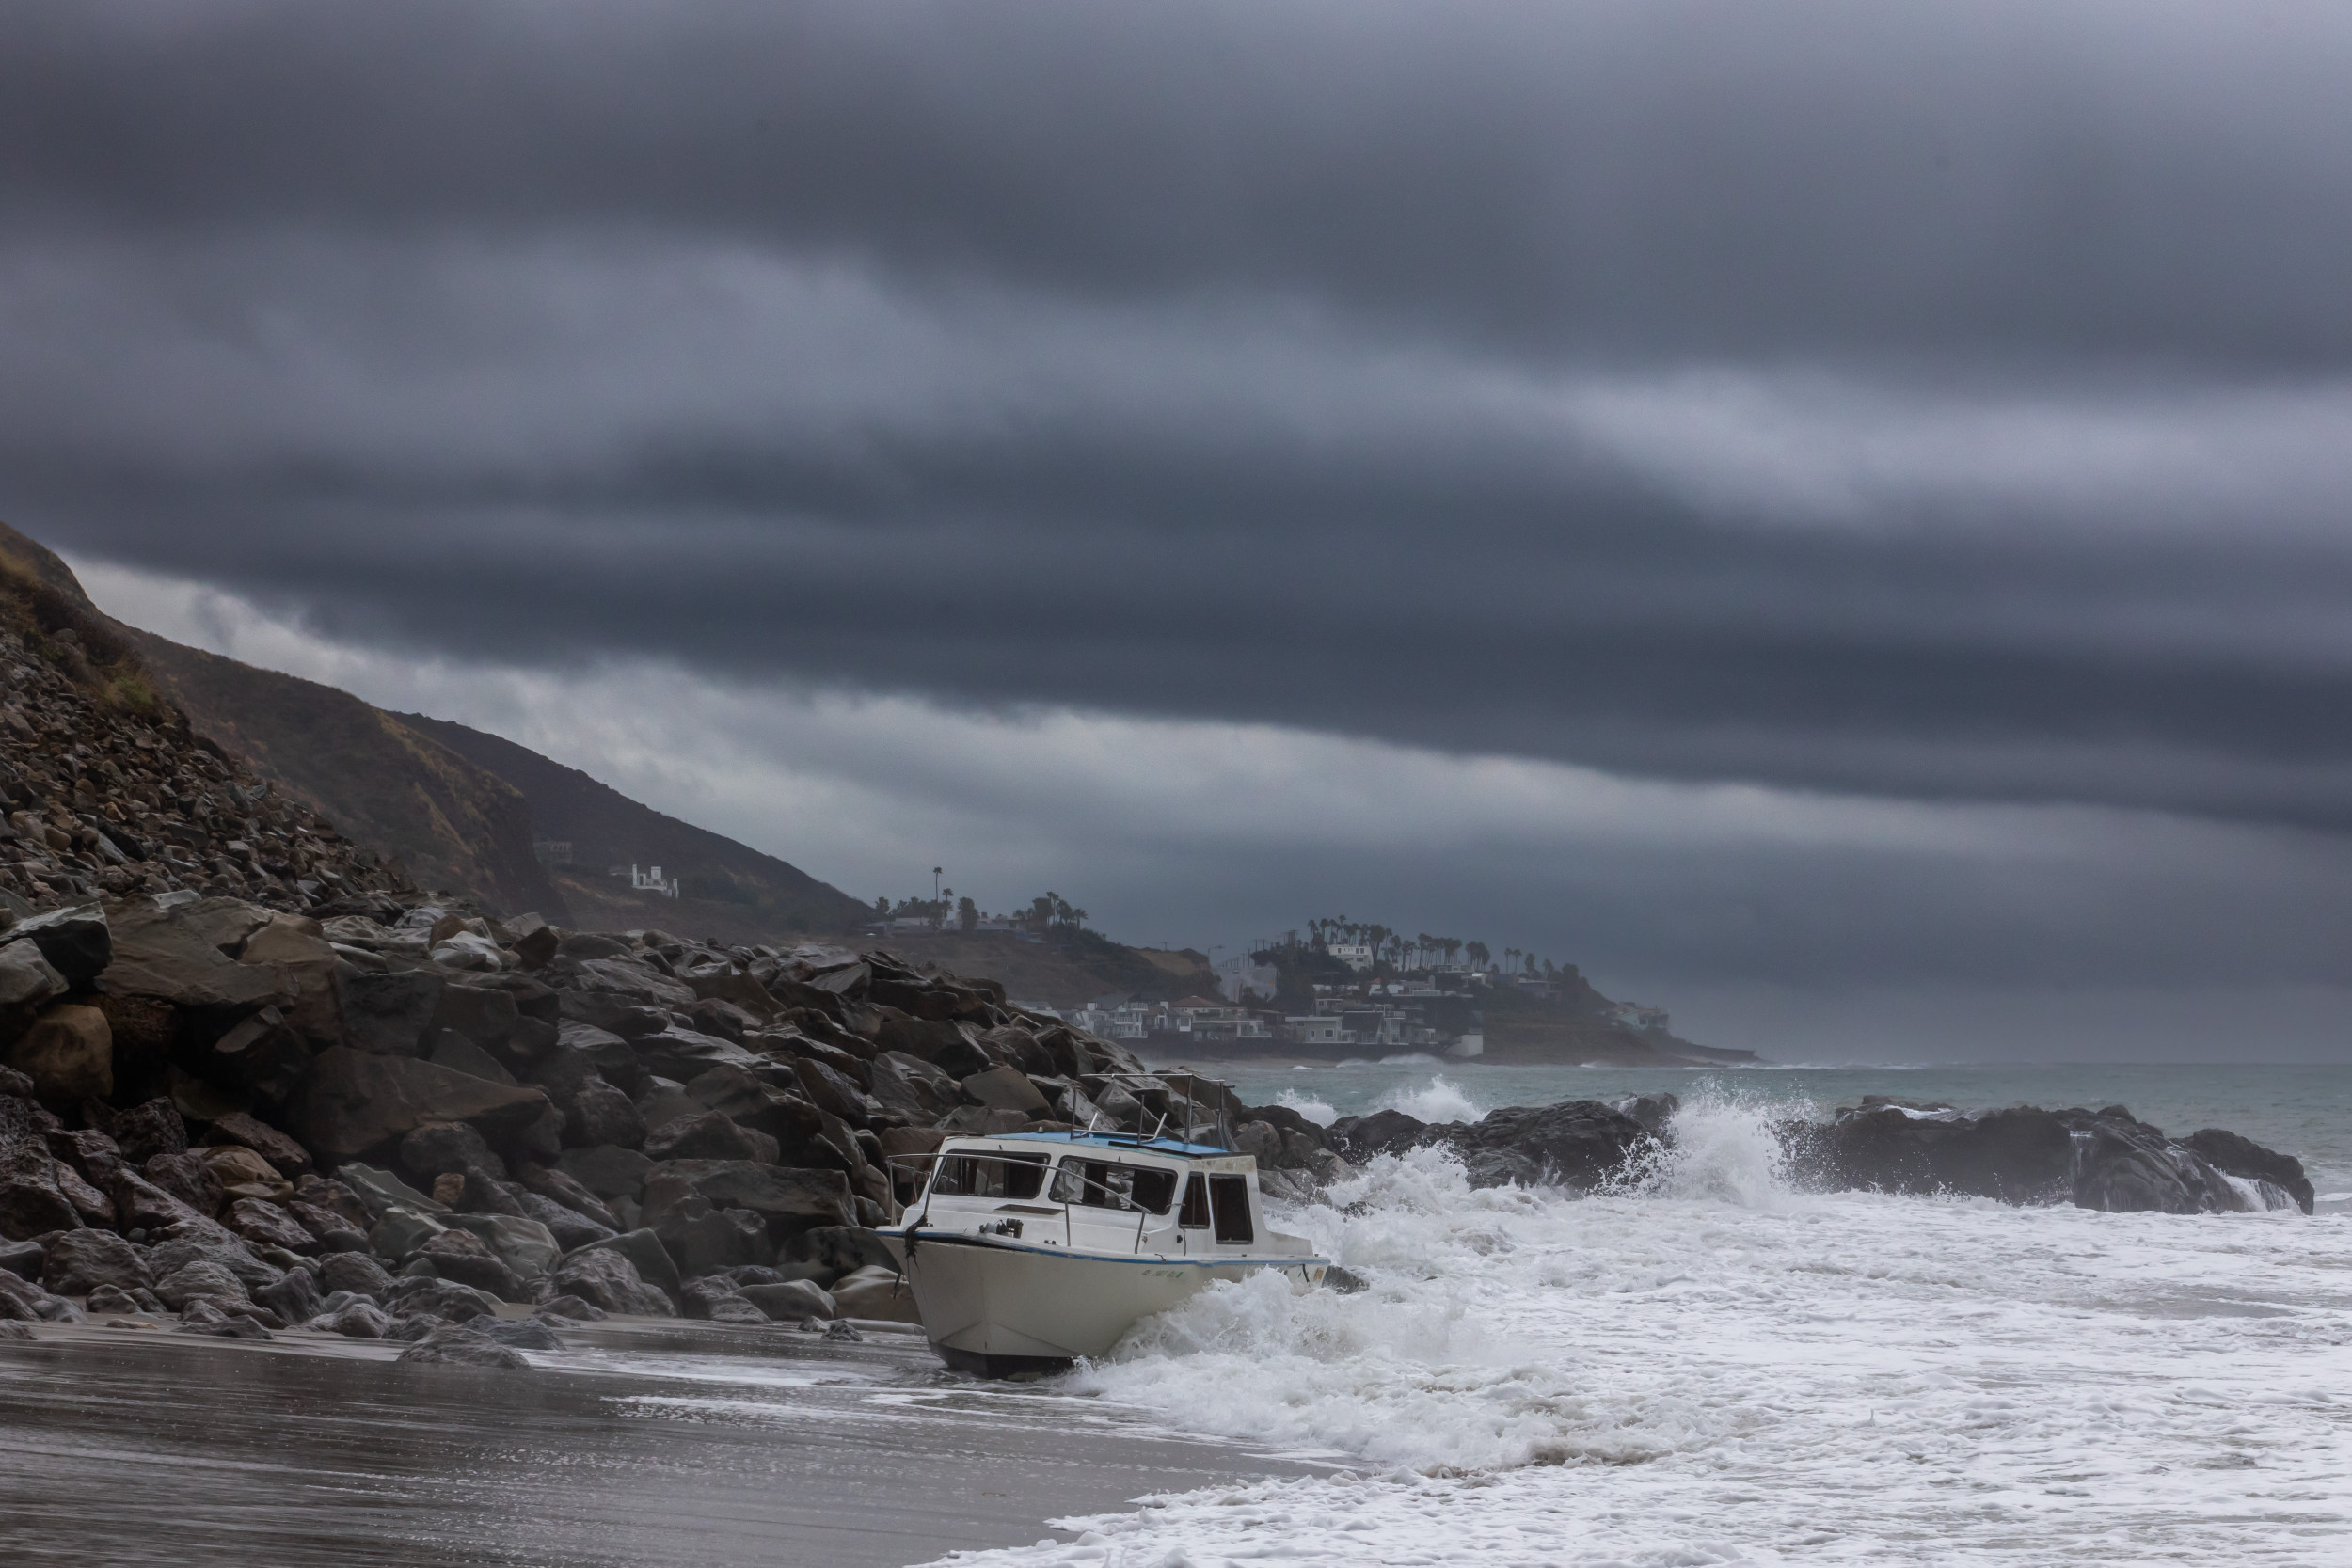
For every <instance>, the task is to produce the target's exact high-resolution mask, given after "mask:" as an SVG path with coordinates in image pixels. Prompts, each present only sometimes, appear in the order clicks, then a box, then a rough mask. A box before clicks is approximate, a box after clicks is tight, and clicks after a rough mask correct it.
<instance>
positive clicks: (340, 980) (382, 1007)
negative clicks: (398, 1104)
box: [336, 970, 444, 1056]
mask: <svg viewBox="0 0 2352 1568" xmlns="http://www.w3.org/2000/svg"><path fill="white" fill-rule="evenodd" d="M336 983H337V985H338V987H339V988H340V989H341V990H342V1003H343V1028H344V1031H345V1033H346V1035H347V1036H348V1037H349V1039H350V1041H351V1044H352V1045H353V1047H355V1048H356V1049H358V1050H360V1051H365V1052H368V1053H372V1054H374V1055H379V1056H415V1055H419V1054H421V1053H422V1052H423V1051H424V1049H425V1042H426V1037H427V1032H428V1031H429V1030H430V1029H431V1028H432V1027H433V1019H434V1014H435V1013H436V1011H437V1009H438V1008H439V1006H440V1000H441V990H442V986H443V983H444V982H443V981H442V980H441V979H440V977H439V976H438V975H435V974H425V973H423V972H422V971H420V970H396V971H393V972H391V973H389V974H340V973H339V974H338V975H337V981H336Z"/></svg>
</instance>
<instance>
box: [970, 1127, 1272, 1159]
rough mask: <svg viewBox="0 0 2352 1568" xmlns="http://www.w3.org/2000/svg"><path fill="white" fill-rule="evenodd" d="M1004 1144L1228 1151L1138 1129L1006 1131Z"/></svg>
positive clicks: (1202, 1153) (1207, 1152)
mask: <svg viewBox="0 0 2352 1568" xmlns="http://www.w3.org/2000/svg"><path fill="white" fill-rule="evenodd" d="M1001 1136H1002V1138H1003V1139H1004V1141H1005V1142H1007V1143H1040V1144H1078V1145H1081V1146H1083V1147H1085V1148H1139V1149H1142V1150H1143V1151H1144V1152H1146V1153H1148V1154H1184V1155H1189V1156H1191V1157H1193V1158H1195V1159H1198V1158H1200V1157H1202V1156H1205V1155H1216V1154H1231V1153H1232V1152H1233V1151H1232V1149H1230V1148H1217V1147H1216V1145H1215V1144H1188V1143H1180V1142H1178V1141H1177V1140H1176V1139H1174V1138H1147V1137H1145V1136H1143V1135H1142V1134H1141V1133H1139V1132H1006V1133H1003V1134H1001Z"/></svg>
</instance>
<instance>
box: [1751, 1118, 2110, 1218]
mask: <svg viewBox="0 0 2352 1568" xmlns="http://www.w3.org/2000/svg"><path fill="white" fill-rule="evenodd" d="M1790 1132H1791V1142H1792V1144H1793V1148H1792V1153H1793V1154H1794V1155H1795V1156H1796V1164H1797V1168H1798V1169H1799V1171H1800V1172H1801V1173H1802V1174H1805V1175H1808V1176H1810V1177H1812V1178H1813V1179H1814V1180H1817V1181H1819V1182H1820V1183H1822V1184H1824V1185H1828V1186H1833V1187H1867V1188H1871V1189H1875V1190H1877V1191H1880V1192H1890V1193H1954V1194H1966V1195H1968V1196H1975V1197H1993V1198H1999V1199H2001V1200H2002V1201H2003V1202H2007V1203H2053V1202H2062V1201H2064V1200H2065V1199H2066V1198H2067V1197H2068V1196H2070V1195H2071V1193H2072V1190H2073V1184H2074V1133H2073V1132H2072V1131H2071V1130H2070V1129H2069V1128H2068V1127H2067V1125H2066V1122H2065V1120H2064V1119H2063V1118H2062V1117H2059V1116H2058V1114H2057V1113H2055V1112H2050V1111H2040V1110H2035V1109H2033V1108H2032V1107H2030V1106H2014V1107H2011V1108H2010V1109H2007V1110H2000V1111H1988V1112H1985V1113H1983V1114H1982V1115H1979V1116H1974V1117H1968V1116H1962V1115H1959V1114H1958V1113H1955V1112H1951V1111H1949V1110H1947V1109H1945V1108H1941V1107H1926V1108H1923V1107H1918V1106H1907V1105H1898V1104H1893V1103H1889V1102H1884V1101H1877V1102H1866V1103H1865V1104H1864V1105H1863V1106H1861V1107H1860V1108H1857V1109H1852V1110H1847V1111H1841V1112H1840V1113H1838V1116H1837V1117H1836V1120H1835V1121H1833V1122H1831V1123H1829V1124H1828V1125H1827V1126H1825V1127H1820V1128H1818V1129H1812V1130H1807V1129H1804V1128H1799V1129H1792V1130H1790Z"/></svg>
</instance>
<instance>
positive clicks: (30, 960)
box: [0, 942, 72, 1016]
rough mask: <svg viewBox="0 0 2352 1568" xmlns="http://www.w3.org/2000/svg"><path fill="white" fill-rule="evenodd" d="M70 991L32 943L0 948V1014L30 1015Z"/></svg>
mask: <svg viewBox="0 0 2352 1568" xmlns="http://www.w3.org/2000/svg"><path fill="white" fill-rule="evenodd" d="M68 990H72V987H71V986H69V985H67V984H66V978H65V976H64V975H62V974H58V973H57V972H56V969H55V968H53V967H52V966H51V965H50V963H49V960H47V959H46V958H42V957H41V956H40V948H39V947H36V946H35V945H34V944H33V943H31V942H10V943H8V945H7V946H6V947H0V1013H7V1014H16V1015H20V1016H21V1015H24V1014H27V1013H31V1012H33V1011H35V1010H37V1009H39V1008H40V1006H42V1005H44V1004H46V1003H49V1002H54V1001H56V999H57V998H58V997H60V996H63V995H64V994H65V993H66V992H67V991H68Z"/></svg>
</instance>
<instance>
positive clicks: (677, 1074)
mask: <svg viewBox="0 0 2352 1568" xmlns="http://www.w3.org/2000/svg"><path fill="white" fill-rule="evenodd" d="M691 1001H692V997H691V993H690V994H689V997H688V1003H687V1005H691ZM631 1043H632V1044H633V1045H634V1046H635V1047H636V1051H637V1059H638V1060H639V1061H640V1062H643V1063H644V1065H645V1069H646V1070H647V1071H649V1072H652V1073H655V1074H657V1075H659V1076H660V1077H663V1078H671V1079H675V1080H676V1081H677V1082H678V1083H680V1084H684V1083H686V1082H687V1081H688V1080H689V1079H691V1078H695V1077H698V1076H700V1075H701V1074H702V1073H704V1072H707V1071H708V1070H709V1069H712V1068H714V1067H718V1066H721V1065H722V1064H724V1065H727V1066H732V1067H739V1068H750V1067H755V1066H757V1065H758V1062H759V1058H758V1057H756V1056H755V1055H753V1054H752V1053H750V1052H748V1051H746V1050H744V1049H743V1048H742V1047H741V1046H739V1045H737V1044H735V1043H733V1042H732V1041H729V1040H723V1039H721V1038H720V1037H718V1036H716V1035H705V1034H699V1033H697V1032H696V1031H694V1030H691V1029H680V1028H676V1027H675V1026H673V1027H671V1028H667V1029H663V1030H660V1031H659V1032H658V1033H655V1034H651V1035H646V1036H644V1037H641V1038H639V1039H637V1040H634V1041H632V1042H631Z"/></svg>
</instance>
